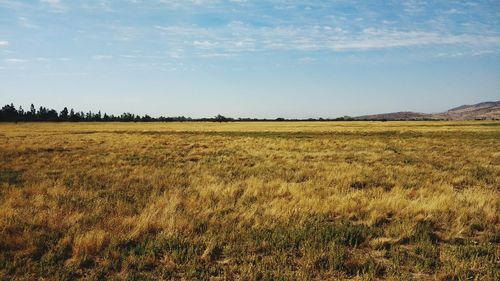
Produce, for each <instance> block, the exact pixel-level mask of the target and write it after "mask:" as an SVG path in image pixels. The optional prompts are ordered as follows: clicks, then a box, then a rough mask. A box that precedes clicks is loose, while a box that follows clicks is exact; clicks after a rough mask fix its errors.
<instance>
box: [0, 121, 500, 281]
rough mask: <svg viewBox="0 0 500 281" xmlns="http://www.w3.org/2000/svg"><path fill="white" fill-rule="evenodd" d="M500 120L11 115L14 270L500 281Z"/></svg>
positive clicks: (5, 143) (7, 258)
mask: <svg viewBox="0 0 500 281" xmlns="http://www.w3.org/2000/svg"><path fill="white" fill-rule="evenodd" d="M499 192H500V123H498V122H496V123H495V122H479V121H478V122H346V123H342V122H331V123H327V122H324V123H322V122H266V123H221V124H219V123H136V124H135V123H76V124H75V123H53V124H51V123H40V124H36V123H35V124H30V123H28V124H0V279H4V280H10V279H20V280H37V279H42V278H43V279H45V280H72V279H76V278H84V279H88V280H102V279H115V280H145V279H152V280H158V279H164V280H170V279H175V280H177V279H185V280H208V279H213V280H235V279H236V280H310V279H313V280H338V279H355V280H379V279H389V280H500V244H499V243H500V212H499V207H500V197H499Z"/></svg>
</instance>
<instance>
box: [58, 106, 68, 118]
mask: <svg viewBox="0 0 500 281" xmlns="http://www.w3.org/2000/svg"><path fill="white" fill-rule="evenodd" d="M59 119H61V120H63V121H67V120H68V108H67V107H65V108H64V109H63V110H61V113H60V114H59Z"/></svg>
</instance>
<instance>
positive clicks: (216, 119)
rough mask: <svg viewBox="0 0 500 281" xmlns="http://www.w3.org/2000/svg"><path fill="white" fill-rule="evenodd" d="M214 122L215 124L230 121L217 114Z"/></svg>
mask: <svg viewBox="0 0 500 281" xmlns="http://www.w3.org/2000/svg"><path fill="white" fill-rule="evenodd" d="M214 120H215V121H217V122H227V121H229V120H230V119H229V118H227V117H225V116H222V115H220V114H218V115H217V116H215V117H214Z"/></svg>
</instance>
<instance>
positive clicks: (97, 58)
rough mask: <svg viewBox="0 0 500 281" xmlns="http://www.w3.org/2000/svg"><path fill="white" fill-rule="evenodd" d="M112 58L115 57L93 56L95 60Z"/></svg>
mask: <svg viewBox="0 0 500 281" xmlns="http://www.w3.org/2000/svg"><path fill="white" fill-rule="evenodd" d="M112 58H113V56H111V55H94V56H92V59H93V60H109V59H112Z"/></svg>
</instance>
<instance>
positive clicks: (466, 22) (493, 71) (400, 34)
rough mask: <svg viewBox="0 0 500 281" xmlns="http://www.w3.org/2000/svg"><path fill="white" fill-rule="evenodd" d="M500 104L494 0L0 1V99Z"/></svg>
mask: <svg viewBox="0 0 500 281" xmlns="http://www.w3.org/2000/svg"><path fill="white" fill-rule="evenodd" d="M486 100H500V1H491V0H490V1H487V0H485V1H477V0H471V1H445V0H441V1H431V0H427V1H416V0H401V1H390V0H388V1H378V0H377V1H370V0H365V1H355V0H354V1H343V0H335V1H293V0H271V1H259V0H257V1H250V0H232V1H219V0H184V1H180V0H148V1H146V0H121V1H114V0H107V1H106V0H93V1H92V0H91V1H69V0H39V1H37V0H31V1H17V0H0V102H1V103H2V104H6V103H10V102H14V103H16V104H21V105H23V106H25V107H26V106H28V105H29V104H30V103H35V104H36V105H45V106H49V107H53V108H56V109H59V110H60V109H61V108H62V107H63V106H69V107H74V108H75V109H79V110H85V111H87V110H93V111H95V110H103V111H106V112H109V113H115V114H117V113H121V112H124V111H128V112H133V113H138V114H145V113H149V114H152V115H155V116H159V115H165V116H177V115H185V116H192V117H211V116H214V115H216V114H219V113H220V114H223V115H227V116H232V117H266V118H275V117H292V118H304V117H337V116H343V115H352V116H354V115H362V114H369V113H382V112H390V111H399V110H412V111H423V112H437V111H442V110H445V109H448V108H449V107H452V106H457V105H461V104H467V103H476V102H480V101H486Z"/></svg>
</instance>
